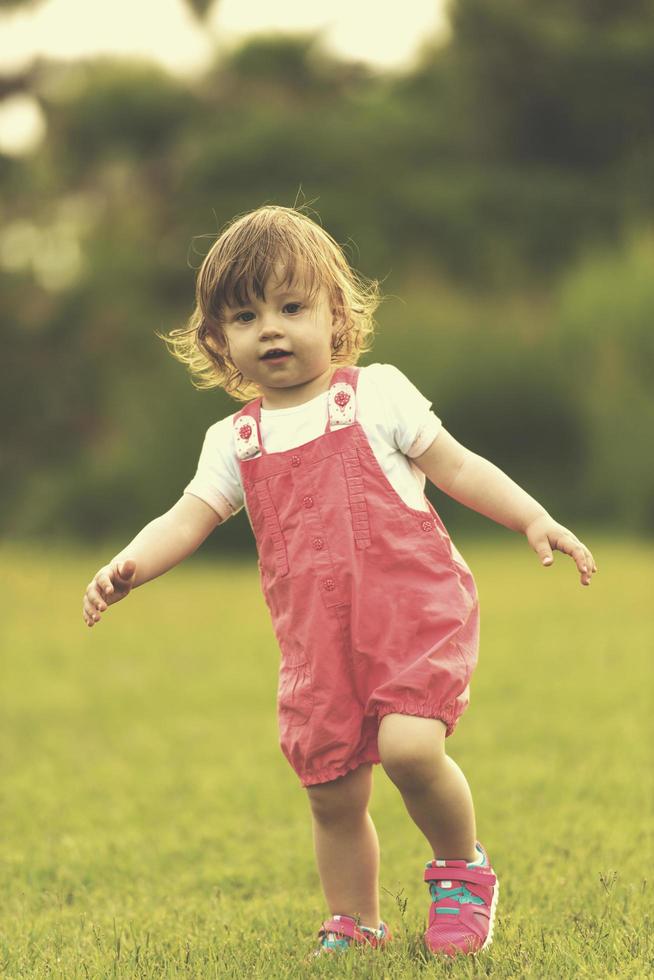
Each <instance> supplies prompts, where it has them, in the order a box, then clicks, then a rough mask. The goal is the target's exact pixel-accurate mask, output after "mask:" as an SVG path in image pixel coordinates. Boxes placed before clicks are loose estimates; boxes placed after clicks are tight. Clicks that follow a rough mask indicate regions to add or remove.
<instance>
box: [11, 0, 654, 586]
mask: <svg viewBox="0 0 654 980" xmlns="http://www.w3.org/2000/svg"><path fill="white" fill-rule="evenodd" d="M322 6H323V5H307V4H304V5H300V4H297V3H292V2H286V3H283V2H278V3H276V4H275V5H274V14H270V13H269V12H268V8H269V7H270V5H268V4H263V3H251V4H244V3H237V2H235V0H234V2H229V0H216V2H211V0H166V2H164V0H159V2H152V3H149V2H143V3H139V4H134V3H131V4H129V3H126V2H114V3H111V4H109V3H99V2H96V3H93V4H88V3H83V2H82V0H43V2H38V0H27V2H20V0H1V2H0V62H1V68H0V72H1V73H0V201H1V203H0V215H1V221H0V331H1V350H2V355H1V373H2V383H1V385H0V402H1V409H2V416H3V425H2V445H1V453H0V515H1V516H0V523H1V528H2V533H3V536H4V537H5V539H9V540H14V541H30V540H32V541H40V542H43V541H44V540H49V541H52V542H55V541H57V542H58V541H68V542H73V543H74V542H84V543H86V544H89V543H90V544H92V545H94V546H95V545H97V547H98V564H100V563H101V562H103V561H105V560H106V559H107V558H108V557H109V553H106V552H105V551H104V550H102V551H101V548H102V549H103V548H104V546H105V545H106V546H107V547H110V548H113V549H118V548H119V547H122V546H123V545H124V544H126V543H127V541H128V540H129V539H130V538H131V537H132V536H133V535H134V534H135V533H136V532H137V531H138V530H139V529H140V528H141V527H142V526H143V525H144V524H145V523H147V522H148V521H149V520H151V519H152V518H153V517H155V516H157V515H158V514H159V513H161V512H163V511H164V510H167V509H168V508H169V507H170V506H171V505H172V504H173V503H174V501H175V500H176V499H177V497H178V496H179V494H180V493H181V491H182V489H183V487H184V486H185V485H186V483H187V482H188V481H189V480H190V478H191V476H192V475H193V473H194V471H195V466H196V462H197V458H198V454H199V451H200V447H201V444H202V440H203V437H204V432H205V429H206V428H207V426H208V425H210V424H211V423H212V422H213V421H215V420H217V419H219V418H222V417H224V416H225V415H227V414H230V413H231V412H233V411H236V410H237V408H239V407H240V403H235V402H233V401H231V400H230V399H229V398H228V397H226V396H225V395H224V394H223V393H222V392H220V391H211V392H206V391H205V392H199V391H197V390H196V389H194V388H193V387H192V385H191V383H190V378H189V376H188V375H187V374H186V373H185V371H184V368H183V367H182V366H181V365H180V364H178V363H177V362H176V361H174V360H173V359H172V358H171V356H170V355H169V354H168V353H167V351H166V348H165V346H164V345H163V343H162V342H161V341H160V340H159V339H158V338H157V337H156V336H155V333H154V332H155V330H160V331H161V330H169V329H170V328H171V327H173V326H176V325H179V324H180V323H182V322H183V321H184V320H185V318H186V317H187V316H188V315H189V314H190V313H191V311H192V308H193V299H194V282H195V274H196V270H197V268H198V267H199V265H200V263H201V261H202V257H203V255H204V254H205V253H206V251H207V250H208V248H209V247H210V245H211V243H212V242H213V241H214V239H215V236H216V235H217V233H218V232H219V231H220V229H221V227H222V226H223V225H224V224H225V222H227V221H228V220H229V219H231V218H232V217H233V216H234V215H236V214H238V213H242V212H244V211H248V210H251V209H253V208H256V207H258V206H260V205H262V204H265V203H277V204H283V205H286V206H291V205H294V204H296V205H303V206H308V207H309V208H310V209H311V213H314V215H315V214H317V215H318V216H319V218H320V220H321V222H322V224H323V225H324V226H325V227H326V228H327V229H328V231H329V232H330V233H331V234H332V235H333V236H334V237H335V238H336V239H337V241H339V242H341V243H342V244H343V245H344V246H345V249H346V253H347V254H348V257H349V259H350V261H351V262H352V264H353V265H354V266H355V267H357V268H358V269H360V270H361V271H362V272H363V273H365V274H366V275H368V276H374V277H377V278H380V279H382V280H383V292H384V293H385V294H386V299H385V301H384V302H383V304H382V306H381V307H380V310H379V313H378V316H377V321H378V333H377V340H376V343H375V347H374V349H373V351H372V352H371V353H369V354H367V355H366V357H365V358H364V359H363V360H362V362H361V363H364V364H365V363H371V362H374V361H383V362H386V361H387V362H391V363H394V364H396V365H397V366H398V367H400V368H401V369H402V370H403V371H404V372H405V373H406V374H407V375H408V376H409V377H410V378H411V380H412V381H413V382H414V383H415V384H416V385H417V386H418V387H419V388H420V389H421V390H422V391H423V392H424V393H425V394H426V395H427V396H428V397H429V398H430V399H431V400H432V402H433V407H434V411H435V412H436V413H437V414H438V415H439V416H440V417H441V418H442V419H443V423H444V425H445V426H446V428H447V429H448V430H449V431H450V432H452V433H453V435H454V436H455V437H456V438H457V439H458V440H459V441H461V442H463V443H464V444H465V445H466V446H468V447H469V448H470V449H472V450H473V451H475V452H478V453H479V454H481V455H483V456H486V457H487V458H489V459H491V460H492V461H493V462H495V463H496V464H497V465H498V466H500V467H501V468H503V469H504V470H505V471H506V472H508V474H509V475H510V476H511V477H512V478H513V479H515V480H516V481H517V482H518V483H520V484H521V485H522V486H523V487H525V489H526V490H527V491H528V492H530V493H531V494H533V495H534V496H535V497H536V498H537V499H538V500H539V501H540V502H541V503H543V505H544V506H545V507H546V508H547V509H548V510H549V511H550V512H551V513H552V514H553V516H555V517H556V518H557V519H558V520H559V521H561V522H562V523H564V524H566V525H568V526H571V527H573V528H574V529H575V530H578V529H579V527H580V525H581V526H582V527H583V526H593V527H599V526H601V527H602V528H604V529H606V530H611V531H616V532H619V533H626V534H630V535H638V536H641V537H642V536H650V537H651V535H652V532H654V467H652V463H651V448H650V447H651V433H652V423H653V422H654V386H653V385H652V378H653V369H654V331H653V330H652V318H653V314H654V275H653V274H652V273H653V270H654V192H653V188H654V180H653V177H654V128H653V120H654V8H653V7H652V5H651V3H650V2H649V0H623V2H622V3H620V4H616V3H615V2H614V0H593V2H590V0H565V2H563V0H548V2H547V3H545V2H542V0H533V2H532V3H530V4H529V5H528V9H527V5H525V4H523V3H522V2H520V0H496V2H494V3H490V2H488V0H452V2H450V3H447V4H445V3H439V2H433V3H424V2H422V0H411V2H409V0H407V2H405V3H403V4H402V7H401V9H398V8H394V7H390V8H388V9H387V10H386V11H384V10H382V8H380V7H379V6H378V5H377V4H374V5H373V4H346V3H336V4H330V5H329V12H328V13H325V12H324V10H323V9H322ZM270 9H272V7H271V8H270ZM430 496H431V497H432V499H433V500H434V503H435V504H436V506H437V508H438V509H439V511H440V512H441V514H442V516H443V519H444V520H445V522H446V524H447V525H448V528H450V530H451V531H452V532H455V533H459V532H461V533H463V534H467V533H471V534H475V535H478V534H481V533H488V532H489V530H490V531H491V533H495V532H496V526H495V525H493V524H492V523H491V522H489V521H487V520H486V519H485V518H482V517H480V516H479V515H477V514H475V513H472V512H470V511H468V510H466V509H465V508H462V507H461V506H460V505H458V504H456V503H455V502H454V501H451V500H449V498H446V497H444V496H443V495H435V494H434V491H433V488H432V489H431V490H430ZM589 544H591V547H592V543H591V542H590V541H589ZM204 548H205V549H207V550H208V551H210V552H211V551H212V550H225V549H229V550H241V551H243V552H245V553H248V552H252V553H254V542H253V540H252V536H251V533H250V532H249V529H248V526H247V518H246V516H245V514H244V512H241V514H239V515H238V517H236V518H235V519H233V520H231V521H229V522H227V524H226V525H225V527H224V528H222V529H221V531H220V533H219V534H218V535H212V536H211V537H210V539H209V540H208V541H207V543H206V544H205V545H204ZM598 563H599V564H600V565H601V560H600V561H599V562H598ZM80 595H81V587H80Z"/></svg>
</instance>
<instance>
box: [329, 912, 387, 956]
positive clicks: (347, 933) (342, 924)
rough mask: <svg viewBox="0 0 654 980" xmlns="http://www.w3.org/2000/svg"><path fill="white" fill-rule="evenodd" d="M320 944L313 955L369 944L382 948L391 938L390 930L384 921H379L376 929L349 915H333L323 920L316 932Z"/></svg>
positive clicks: (374, 947) (342, 950)
mask: <svg viewBox="0 0 654 980" xmlns="http://www.w3.org/2000/svg"><path fill="white" fill-rule="evenodd" d="M318 938H319V940H320V945H319V946H318V949H317V950H316V953H315V955H316V956H320V955H321V954H323V953H340V952H344V951H345V950H346V949H349V947H350V946H371V947H372V948H373V949H383V948H384V946H386V944H387V943H388V942H390V940H391V939H392V936H391V933H390V930H389V928H388V926H387V925H386V923H385V922H380V923H379V928H378V929H371V928H370V927H369V926H360V925H359V924H358V922H357V920H356V919H355V918H353V916H351V915H333V916H332V917H331V919H327V921H326V922H323V924H322V928H321V930H320V932H319V933H318Z"/></svg>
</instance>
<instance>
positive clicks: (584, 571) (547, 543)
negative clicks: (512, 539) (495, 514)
mask: <svg viewBox="0 0 654 980" xmlns="http://www.w3.org/2000/svg"><path fill="white" fill-rule="evenodd" d="M525 534H526V536H527V540H528V541H529V544H530V545H531V546H532V548H533V549H534V551H535V552H536V554H537V555H538V557H539V558H540V559H541V562H542V563H543V565H545V566H546V567H547V566H548V565H551V564H552V562H553V561H554V556H553V555H552V548H556V550H557V551H563V552H564V553H565V554H566V555H570V556H571V557H572V558H574V560H575V562H576V563H577V568H578V569H579V572H580V574H581V584H582V585H590V579H591V575H593V573H594V572H596V571H597V565H596V564H595V559H594V558H593V556H592V555H591V553H590V551H589V550H588V548H587V547H586V545H585V544H582V542H581V541H580V540H579V538H576V537H575V535H574V534H573V533H572V531H569V530H568V529H567V527H563V525H562V524H557V523H556V521H554V520H552V518H551V517H550V516H549V514H542V515H541V516H540V517H537V518H536V519H535V520H533V521H532V522H531V524H529V525H528V526H527V528H526V529H525Z"/></svg>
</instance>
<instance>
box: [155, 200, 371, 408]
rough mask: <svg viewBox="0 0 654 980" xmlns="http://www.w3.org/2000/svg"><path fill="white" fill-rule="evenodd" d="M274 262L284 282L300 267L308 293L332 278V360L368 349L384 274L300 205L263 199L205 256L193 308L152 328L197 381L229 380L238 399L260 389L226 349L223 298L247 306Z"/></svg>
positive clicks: (212, 384) (226, 384) (206, 384)
mask: <svg viewBox="0 0 654 980" xmlns="http://www.w3.org/2000/svg"><path fill="white" fill-rule="evenodd" d="M277 262H281V266H282V273H281V275H282V280H281V281H282V282H285V283H287V284H290V283H292V282H293V281H294V280H295V279H296V277H297V275H298V273H299V272H301V274H302V278H303V279H304V280H305V282H306V285H307V287H308V289H309V292H310V294H311V295H315V293H317V292H318V291H319V290H320V288H321V286H323V285H324V286H327V289H328V291H329V295H330V301H331V303H332V308H335V309H336V311H337V313H338V315H339V320H340V324H341V326H340V329H339V331H338V333H337V335H336V337H335V339H334V340H333V341H332V357H331V360H332V363H333V364H336V365H338V364H343V365H350V364H356V362H357V361H358V360H359V357H360V356H361V355H362V354H364V353H366V352H367V351H369V350H370V349H371V346H372V337H373V334H374V329H375V321H374V319H373V314H374V312H375V310H376V309H377V307H378V306H379V303H380V302H381V297H380V293H379V282H378V280H376V279H367V278H365V277H364V276H362V275H361V274H360V273H357V272H355V271H354V270H353V269H352V268H351V266H350V265H349V263H348V261H347V259H346V258H345V255H344V253H343V250H342V248H341V247H340V246H339V245H338V244H337V242H336V241H335V240H334V239H333V238H332V237H331V235H329V234H328V233H327V232H326V231H325V230H324V228H322V227H321V226H320V225H318V224H317V223H316V222H315V221H313V220H312V219H311V218H309V217H308V216H307V215H306V214H303V213H302V212H301V211H300V210H299V209H297V208H286V207H281V206H279V205H265V206H264V207H260V208H257V209H256V210H255V211H250V212H248V213H246V214H244V215H241V216H237V217H236V218H233V219H232V221H231V222H228V224H227V225H226V226H225V228H224V229H223V231H222V232H221V234H220V235H219V237H218V239H217V240H216V241H215V242H214V244H213V245H212V247H211V249H210V250H209V252H208V253H207V255H206V256H205V258H204V260H203V262H202V265H201V266H200V269H199V271H198V275H197V279H196V285H195V301H196V303H195V309H194V311H193V313H192V314H191V316H190V317H189V319H188V321H187V322H186V324H185V325H184V326H181V327H176V328H174V329H173V330H171V331H170V332H169V333H168V334H160V333H158V332H157V331H155V333H156V334H157V336H158V337H160V339H161V340H163V341H164V343H166V345H167V346H168V349H169V351H170V353H171V354H172V355H173V357H176V358H177V360H179V361H181V362H182V363H183V364H185V365H186V366H187V368H188V370H189V372H190V373H191V380H192V383H193V384H194V386H195V387H196V388H201V389H203V388H224V389H225V391H227V392H228V394H230V395H231V396H232V397H233V398H235V399H236V400H237V401H250V400H251V399H252V398H255V397H257V396H258V395H260V394H261V392H260V390H259V387H258V385H256V384H255V383H254V382H251V381H249V380H248V379H247V378H244V377H243V375H242V374H241V372H240V371H239V370H238V368H237V367H236V365H235V364H234V363H233V361H232V360H231V359H230V357H229V351H228V345H227V342H226V339H225V335H224V332H223V328H222V323H223V321H222V314H223V311H224V308H225V306H245V305H247V303H248V302H249V301H250V300H251V298H252V297H253V296H255V295H256V296H257V297H258V298H260V299H262V298H263V291H264V286H265V283H266V282H267V281H268V279H269V277H270V276H271V273H272V272H273V268H274V267H275V266H276V264H277Z"/></svg>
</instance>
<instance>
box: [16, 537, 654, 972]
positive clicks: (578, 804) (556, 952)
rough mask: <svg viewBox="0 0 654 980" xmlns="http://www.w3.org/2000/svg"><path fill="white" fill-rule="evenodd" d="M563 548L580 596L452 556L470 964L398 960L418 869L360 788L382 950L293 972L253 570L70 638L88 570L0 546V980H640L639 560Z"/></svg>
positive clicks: (297, 966)
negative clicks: (473, 589) (387, 930)
mask: <svg viewBox="0 0 654 980" xmlns="http://www.w3.org/2000/svg"><path fill="white" fill-rule="evenodd" d="M576 530H579V533H580V534H581V533H582V531H581V529H576ZM586 531H588V534H586ZM216 533H217V534H220V533H222V529H219V530H218V531H217V532H216ZM583 540H585V541H586V542H587V543H588V545H589V546H590V547H591V549H592V551H593V553H594V555H595V557H596V559H597V563H598V567H599V572H598V574H597V575H596V576H595V577H594V580H593V584H592V586H591V587H590V588H589V589H582V587H581V586H579V584H578V579H577V575H576V574H575V572H574V570H573V567H572V563H571V562H570V560H569V559H567V558H564V557H563V556H562V555H560V554H557V555H556V559H555V563H554V565H553V567H552V568H550V569H544V568H542V567H540V565H539V563H538V559H537V557H536V556H535V554H534V553H533V552H532V551H530V549H529V548H528V547H527V545H526V543H525V541H524V539H519V538H517V537H515V536H511V535H509V534H508V533H507V532H504V531H502V530H501V529H497V531H496V540H495V541H494V542H493V543H492V544H489V543H486V544H483V545H482V544H479V543H476V542H473V541H469V542H467V543H465V544H462V543H461V541H458V542H457V543H458V544H459V545H460V546H461V548H462V550H463V552H464V554H465V557H466V560H467V561H468V562H469V563H470V566H471V568H472V570H473V573H474V575H475V579H476V581H477V586H478V589H479V592H480V600H481V604H482V609H484V610H485V613H483V616H485V617H486V618H485V619H484V620H483V622H484V625H483V627H482V648H481V658H480V662H479V666H478V668H477V671H476V673H475V676H474V678H473V682H472V700H471V704H470V707H469V709H468V711H467V712H466V713H465V714H464V716H463V718H462V719H461V721H460V723H459V726H458V728H457V731H456V732H455V734H454V736H453V737H452V738H451V739H448V745H447V751H448V754H450V755H452V756H453V758H454V759H455V760H456V762H457V763H458V764H459V765H460V766H461V768H462V769H463V771H464V772H465V774H466V776H467V778H468V780H469V782H470V784H471V786H472V789H473V794H474V800H475V809H476V815H477V827H478V833H479V837H480V839H481V840H482V842H484V844H485V846H486V847H487V848H488V851H489V854H490V856H491V859H492V861H493V864H494V866H495V867H496V870H497V872H498V875H499V878H500V901H499V907H498V919H497V928H496V932H495V938H494V942H493V945H492V946H491V947H490V949H489V950H488V951H487V952H486V953H485V954H483V957H479V958H478V959H477V960H475V961H466V962H464V963H459V964H457V965H456V966H453V965H451V964H443V963H437V962H436V961H434V960H432V959H430V958H428V957H427V955H426V954H425V952H424V950H423V946H422V938H421V937H422V932H423V931H424V928H425V923H426V918H427V911H428V898H427V891H426V888H425V885H424V883H423V881H422V869H423V867H424V862H425V861H426V860H428V858H429V857H430V855H429V854H428V853H427V851H426V847H425V841H424V839H423V837H422V835H421V834H420V832H419V831H418V830H417V828H416V827H415V826H414V824H413V823H412V821H411V820H410V818H409V817H408V815H407V813H406V810H405V808H404V806H403V804H402V801H401V799H400V796H399V794H398V792H397V790H396V789H395V787H394V786H393V785H392V784H391V783H390V781H389V780H388V778H387V777H386V776H385V774H384V772H383V771H382V769H381V767H376V769H375V790H374V794H373V799H372V804H371V814H372V817H373V819H374V821H375V824H376V826H377V829H378V832H379V836H380V841H381V856H382V857H381V876H380V884H381V910H382V915H383V916H384V918H385V919H386V920H387V921H388V922H389V924H390V925H391V928H392V929H393V931H394V933H395V935H396V937H397V938H396V941H395V943H394V946H393V947H392V948H389V950H388V953H387V955H386V954H385V955H384V956H383V957H376V956H372V957H371V956H367V957H358V956H356V955H355V956H349V955H348V956H347V957H346V958H345V959H344V960H339V961H338V962H331V961H330V962H319V963H314V964H312V965H311V967H307V964H306V960H305V957H307V956H308V955H309V954H310V953H311V951H312V949H313V948H314V944H315V936H316V933H317V930H318V928H319V925H320V922H321V921H322V919H323V917H324V916H325V915H326V914H327V908H326V905H325V902H324V899H323V896H322V894H321V890H320V883H319V880H318V876H317V873H316V869H315V862H314V857H313V844H312V838H311V825H310V816H309V806H308V803H307V800H306V794H305V793H304V792H303V791H302V789H301V788H300V785H299V782H298V781H297V778H296V776H295V775H294V773H293V772H292V770H291V769H290V767H289V766H288V764H287V763H286V761H285V759H284V758H283V756H282V754H281V752H280V751H279V748H278V744H277V727H276V719H275V688H276V671H277V661H278V656H279V654H278V651H277V648H276V645H275V642H274V638H273V634H272V629H271V626H270V622H269V619H268V612H267V609H266V607H265V603H264V601H263V598H262V596H261V595H260V593H259V583H258V579H257V571H256V566H254V564H252V565H246V564H239V563H238V562H230V563H228V564H225V565H222V564H220V563H218V564H216V563H215V562H211V563H210V564H209V563H207V564H206V565H205V563H203V562H202V561H201V560H198V559H191V560H190V561H189V562H187V563H185V564H184V565H183V566H182V567H180V568H177V569H174V570H173V571H171V572H170V573H169V574H168V575H167V576H165V577H164V578H162V579H159V580H157V581H155V582H151V583H148V584H147V585H145V586H143V587H141V588H139V589H137V590H136V591H135V592H134V593H133V594H132V595H131V596H130V597H129V598H128V599H127V600H126V601H125V602H123V603H121V604H120V605H119V606H116V607H115V608H113V609H111V610H110V611H109V614H108V615H107V616H106V618H105V619H104V620H103V621H102V622H101V623H100V625H99V626H97V627H94V628H93V630H89V629H88V628H87V627H85V626H84V624H83V622H82V617H81V597H82V593H83V590H84V587H85V585H86V583H87V582H88V580H89V578H90V576H91V575H92V574H93V572H94V571H95V568H96V567H97V565H98V563H99V561H100V560H102V555H101V554H100V552H99V551H98V550H97V549H94V551H93V552H89V551H88V550H86V551H84V552H77V553H72V552H70V551H59V550H54V549H47V548H43V547H42V546H40V547H38V548H34V549H30V550H25V549H14V548H11V549H10V548H7V547H6V546H5V548H3V550H2V554H1V555H0V573H1V574H2V582H3V600H4V602H3V621H2V625H3V645H4V648H5V650H6V651H7V653H8V654H9V655H8V656H6V657H5V661H4V663H3V678H2V685H3V686H2V695H3V752H2V760H1V766H2V769H1V772H0V777H1V779H2V787H3V797H4V799H5V801H6V804H5V806H4V807H3V821H2V823H3V832H2V835H0V866H1V867H2V910H3V911H2V919H1V921H0V964H1V966H0V972H1V973H2V975H3V976H6V977H8V978H9V977H11V978H17V980H18V978H23V977H25V978H29V980H43V978H45V977H49V978H57V980H78V978H79V980H85V978H87V977H91V978H93V980H100V978H105V977H110V976H111V977H120V978H124V980H134V978H137V977H142V978H145V980H150V978H155V977H156V978H161V977H170V978H173V977H194V978H198V980H200V978H205V977H206V978H216V980H223V978H230V977H232V978H234V980H241V978H243V977H257V978H258V977H261V978H266V980H268V978H274V980H277V978H297V980H301V978H302V980H303V978H305V977H307V976H308V975H311V976H333V977H336V976H338V977H348V976H349V977H359V978H361V980H363V978H366V980H368V978H378V980H382V978H386V977H393V978H398V980H404V978H417V977H424V978H428V977H435V976H438V977H441V976H442V977H445V976H448V977H449V976H452V977H454V976H456V977H479V976H490V977H496V978H498V980H499V978H507V980H509V978H510V980H513V978H516V977H525V978H534V980H541V978H546V977H547V978H557V980H559V978H566V980H568V978H570V980H572V978H575V977H593V978H595V977H602V978H611V977H620V978H633V980H640V978H642V977H646V976H650V975H651V974H652V969H653V968H654V949H653V946H652V935H651V930H650V928H649V926H650V917H651V888H652V884H651V880H650V875H649V873H648V864H647V857H648V847H649V840H650V838H649V831H650V827H649V813H650V803H651V776H650V770H651V748H650V747H651V744H652V739H651V710H650V707H651V705H650V700H651V699H650V691H649V687H648V685H647V684H645V683H636V684H634V683H633V678H634V677H637V678H644V677H647V676H649V675H650V673H651V646H652V635H651V634H652V629H651V617H648V615H647V610H648V608H649V604H650V592H651V588H650V578H651V576H650V569H651V565H652V560H653V559H654V555H653V554H652V549H651V547H649V546H644V545H643V544H642V543H638V544H637V543H635V542H631V541H626V540H624V541H621V540H617V539H616V540H611V539H609V538H607V537H605V536H598V535H597V534H595V533H593V532H592V531H591V530H590V529H589V528H585V529H584V531H583ZM35 596H38V597H39V599H40V603H39V611H40V615H39V616H36V615H35V611H34V600H35ZM516 597H519V602H516ZM78 600H79V601H78ZM244 610H247V612H244ZM616 732H619V733H620V738H616ZM625 746H628V750H626V749H625Z"/></svg>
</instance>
